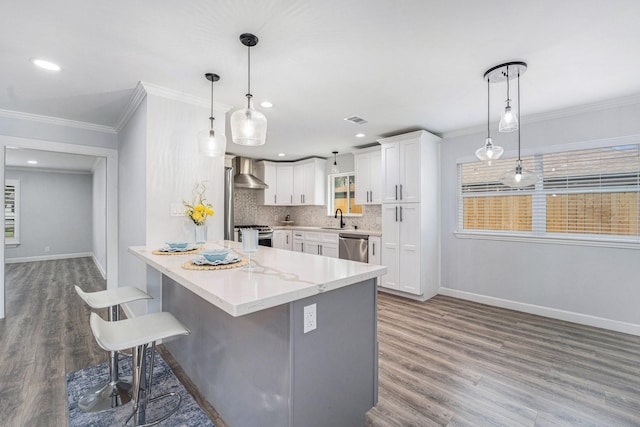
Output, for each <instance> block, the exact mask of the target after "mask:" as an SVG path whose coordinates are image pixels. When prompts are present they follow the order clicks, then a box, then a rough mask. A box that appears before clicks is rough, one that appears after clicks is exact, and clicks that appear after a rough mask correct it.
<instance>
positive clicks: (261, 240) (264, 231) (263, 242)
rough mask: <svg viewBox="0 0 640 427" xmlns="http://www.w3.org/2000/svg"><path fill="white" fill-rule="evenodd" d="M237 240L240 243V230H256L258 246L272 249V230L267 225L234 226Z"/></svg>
mask: <svg viewBox="0 0 640 427" xmlns="http://www.w3.org/2000/svg"><path fill="white" fill-rule="evenodd" d="M235 230H236V231H237V233H236V234H237V236H238V237H237V240H238V242H242V233H240V231H241V230H258V245H260V246H268V247H273V229H272V228H271V227H269V226H268V225H236V226H235Z"/></svg>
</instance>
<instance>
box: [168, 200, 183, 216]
mask: <svg viewBox="0 0 640 427" xmlns="http://www.w3.org/2000/svg"><path fill="white" fill-rule="evenodd" d="M170 209H171V210H170V212H171V216H184V206H182V203H171V207H170Z"/></svg>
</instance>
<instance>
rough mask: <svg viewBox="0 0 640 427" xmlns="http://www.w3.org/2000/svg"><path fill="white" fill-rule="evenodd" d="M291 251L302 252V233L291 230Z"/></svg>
mask: <svg viewBox="0 0 640 427" xmlns="http://www.w3.org/2000/svg"><path fill="white" fill-rule="evenodd" d="M292 234H293V250H294V251H295V252H304V231H299V230H293V233H292Z"/></svg>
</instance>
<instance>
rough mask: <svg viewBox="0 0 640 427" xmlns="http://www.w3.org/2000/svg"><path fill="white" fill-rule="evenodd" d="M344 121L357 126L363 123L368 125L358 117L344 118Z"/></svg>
mask: <svg viewBox="0 0 640 427" xmlns="http://www.w3.org/2000/svg"><path fill="white" fill-rule="evenodd" d="M344 119H345V120H346V121H348V122H351V123H355V124H357V125H363V124H365V123H368V122H367V121H366V120H365V119H363V118H362V117H358V116H349V117H345V118H344Z"/></svg>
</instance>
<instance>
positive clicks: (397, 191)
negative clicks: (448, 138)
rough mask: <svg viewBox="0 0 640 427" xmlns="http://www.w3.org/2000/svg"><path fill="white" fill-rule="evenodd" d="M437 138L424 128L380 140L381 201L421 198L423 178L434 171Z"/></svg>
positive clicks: (411, 200) (414, 200)
mask: <svg viewBox="0 0 640 427" xmlns="http://www.w3.org/2000/svg"><path fill="white" fill-rule="evenodd" d="M439 139H440V138H439V137H437V136H435V135H432V134H429V133H427V132H424V131H419V132H411V133H409V134H405V135H399V136H395V137H391V138H385V139H382V140H380V143H381V145H382V162H381V164H382V170H381V175H382V183H383V184H382V185H383V189H382V203H416V202H420V201H421V195H422V192H421V186H422V184H423V182H422V181H423V177H424V176H427V175H430V174H431V170H432V169H434V168H435V170H436V171H437V167H438V165H437V163H434V162H437V160H438V159H439V146H438V144H436V143H434V142H437V141H438V140H439Z"/></svg>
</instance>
